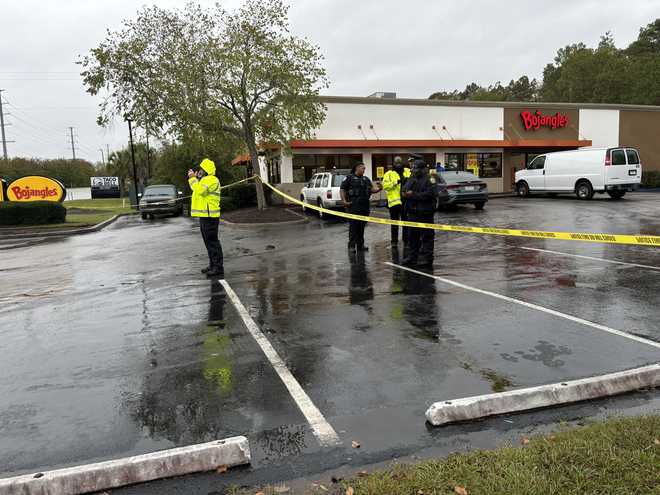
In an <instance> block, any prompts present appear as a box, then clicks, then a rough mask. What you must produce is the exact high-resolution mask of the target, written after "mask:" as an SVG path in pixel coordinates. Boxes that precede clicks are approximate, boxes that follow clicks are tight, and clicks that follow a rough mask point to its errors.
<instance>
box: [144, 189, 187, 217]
mask: <svg viewBox="0 0 660 495" xmlns="http://www.w3.org/2000/svg"><path fill="white" fill-rule="evenodd" d="M181 195H182V193H180V192H179V191H177V188H176V186H174V185H172V184H161V185H157V186H148V187H147V188H146V189H145V190H144V193H143V194H142V196H141V198H140V213H141V214H142V218H143V219H146V218H147V217H151V218H153V217H154V215H174V216H178V215H181V214H182V213H183V201H182V200H181V199H179V197H180V196H181Z"/></svg>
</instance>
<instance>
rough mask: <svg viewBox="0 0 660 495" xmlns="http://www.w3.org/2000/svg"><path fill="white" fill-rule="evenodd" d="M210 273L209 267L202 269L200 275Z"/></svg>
mask: <svg viewBox="0 0 660 495" xmlns="http://www.w3.org/2000/svg"><path fill="white" fill-rule="evenodd" d="M210 271H211V267H210V266H207V267H206V268H202V273H208V272H210Z"/></svg>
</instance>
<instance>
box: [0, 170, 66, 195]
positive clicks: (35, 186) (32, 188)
mask: <svg viewBox="0 0 660 495" xmlns="http://www.w3.org/2000/svg"><path fill="white" fill-rule="evenodd" d="M65 197H66V188H65V187H64V186H63V185H62V184H61V183H60V182H59V181H57V180H55V179H51V178H49V177H41V176H39V175H30V176H28V177H21V178H20V179H16V180H15V181H14V182H12V183H11V184H9V186H7V199H8V200H9V201H64V198H65Z"/></svg>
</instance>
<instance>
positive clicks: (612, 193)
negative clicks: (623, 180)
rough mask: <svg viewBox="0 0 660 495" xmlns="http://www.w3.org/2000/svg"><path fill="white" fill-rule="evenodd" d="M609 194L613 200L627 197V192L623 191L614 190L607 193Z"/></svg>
mask: <svg viewBox="0 0 660 495" xmlns="http://www.w3.org/2000/svg"><path fill="white" fill-rule="evenodd" d="M607 194H608V195H609V197H610V198H612V199H621V198H623V197H624V196H625V195H626V191H621V190H619V189H613V190H611V191H607Z"/></svg>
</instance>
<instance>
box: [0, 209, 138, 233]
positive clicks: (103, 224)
mask: <svg viewBox="0 0 660 495" xmlns="http://www.w3.org/2000/svg"><path fill="white" fill-rule="evenodd" d="M136 214H137V213H119V214H117V215H115V216H113V217H111V218H108V219H107V220H104V221H103V222H101V223H97V224H96V225H93V226H91V227H85V228H82V229H75V230H59V231H57V232H39V233H37V232H35V233H34V234H9V235H6V236H4V237H3V239H33V238H35V237H70V236H74V235H81V234H91V233H93V232H98V231H99V230H102V229H104V228H105V227H107V226H108V225H110V224H112V223H114V222H115V221H116V220H117V219H118V218H121V217H127V216H131V215H136Z"/></svg>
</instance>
